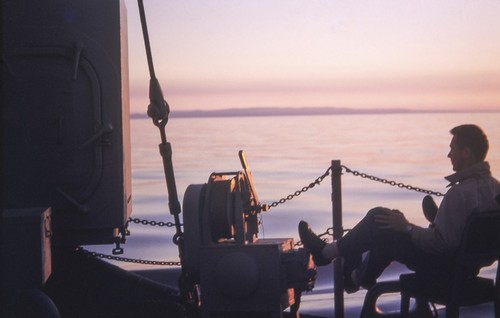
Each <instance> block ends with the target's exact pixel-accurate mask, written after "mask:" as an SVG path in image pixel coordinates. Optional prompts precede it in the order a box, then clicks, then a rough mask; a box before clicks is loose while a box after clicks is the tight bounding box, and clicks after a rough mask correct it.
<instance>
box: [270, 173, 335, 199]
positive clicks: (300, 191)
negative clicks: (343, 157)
mask: <svg viewBox="0 0 500 318" xmlns="http://www.w3.org/2000/svg"><path fill="white" fill-rule="evenodd" d="M330 171H332V167H328V169H327V170H326V171H325V173H323V174H322V175H321V176H319V177H318V178H316V180H314V181H313V182H311V183H310V184H309V185H308V186H305V187H303V188H302V189H300V190H297V191H295V192H294V193H292V194H289V195H287V196H286V197H284V198H281V199H279V200H278V201H274V202H273V203H271V204H270V205H269V207H270V208H274V207H277V206H278V205H280V204H283V203H285V202H286V201H290V200H292V199H293V198H295V197H298V196H299V195H301V194H302V193H304V192H306V191H307V190H309V189H312V188H314V187H315V186H316V185H320V183H321V182H322V181H323V179H325V178H326V177H327V176H328V175H329V174H330Z"/></svg>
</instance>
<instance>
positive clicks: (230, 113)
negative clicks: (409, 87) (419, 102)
mask: <svg viewBox="0 0 500 318" xmlns="http://www.w3.org/2000/svg"><path fill="white" fill-rule="evenodd" d="M498 112H500V110H415V109H404V108H394V109H391V108H375V109H352V108H336V107H296V108H293V107H263V108H257V107H255V108H227V109H217V110H178V111H171V113H170V117H171V118H203V117H262V116H316V115H367V114H368V115H369V114H374V115H375V114H377V115H378V114H426V113H433V114H436V113H498ZM130 118H132V119H134V118H137V119H140V118H148V115H147V114H146V112H144V113H131V114H130Z"/></svg>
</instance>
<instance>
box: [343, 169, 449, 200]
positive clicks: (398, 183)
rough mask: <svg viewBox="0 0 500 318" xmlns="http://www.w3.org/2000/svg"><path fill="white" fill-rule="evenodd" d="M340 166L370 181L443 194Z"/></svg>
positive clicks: (440, 195)
mask: <svg viewBox="0 0 500 318" xmlns="http://www.w3.org/2000/svg"><path fill="white" fill-rule="evenodd" d="M342 168H344V169H345V171H346V172H348V173H352V174H353V175H354V176H357V177H361V178H365V179H369V180H371V181H376V182H380V183H383V184H388V185H390V186H397V187H399V188H401V189H406V190H410V191H416V192H421V193H425V194H432V195H435V196H438V197H442V196H444V194H443V193H441V192H436V191H431V190H426V189H422V188H419V187H414V186H411V185H408V184H404V183H402V182H396V181H390V180H387V179H383V178H379V177H375V176H372V175H369V174H366V173H362V172H359V171H355V170H351V169H349V168H348V167H346V166H344V165H342Z"/></svg>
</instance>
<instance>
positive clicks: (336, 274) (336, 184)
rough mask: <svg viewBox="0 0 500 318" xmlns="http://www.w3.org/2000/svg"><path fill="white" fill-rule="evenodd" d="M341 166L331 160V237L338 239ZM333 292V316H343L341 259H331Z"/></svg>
mask: <svg viewBox="0 0 500 318" xmlns="http://www.w3.org/2000/svg"><path fill="white" fill-rule="evenodd" d="M341 176H342V166H341V164H340V160H332V222H333V239H334V240H338V239H340V238H341V237H342V235H343V234H344V229H343V227H342V182H341ZM333 289H334V290H333V293H334V297H335V299H334V306H335V308H334V314H335V318H343V317H344V280H343V274H342V259H341V258H340V257H337V258H336V259H335V260H334V261H333Z"/></svg>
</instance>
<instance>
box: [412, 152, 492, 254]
mask: <svg viewBox="0 0 500 318" xmlns="http://www.w3.org/2000/svg"><path fill="white" fill-rule="evenodd" d="M445 179H446V180H448V181H449V182H450V186H451V188H450V189H449V190H448V192H446V194H445V196H444V198H443V201H442V202H441V204H440V206H439V209H438V212H437V214H436V218H435V220H434V226H433V227H429V228H422V227H418V226H415V227H414V229H413V231H412V233H411V238H412V241H413V242H414V244H415V245H416V246H418V247H420V248H421V249H422V250H424V251H426V252H430V253H435V254H451V253H453V252H454V251H455V250H456V249H457V247H458V246H459V244H460V239H461V237H462V233H463V230H464V227H465V223H466V222H467V218H468V216H469V215H470V214H471V213H472V212H474V211H478V212H481V211H488V210H494V209H500V205H499V204H498V203H497V202H496V201H495V197H496V196H497V195H499V194H500V183H499V182H498V180H496V179H495V178H493V177H492V176H491V172H490V165H489V163H488V162H480V163H477V164H475V165H472V166H470V167H467V168H465V169H463V170H461V171H459V172H457V173H455V174H452V175H450V176H448V177H446V178H445ZM499 230H500V229H499Z"/></svg>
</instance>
